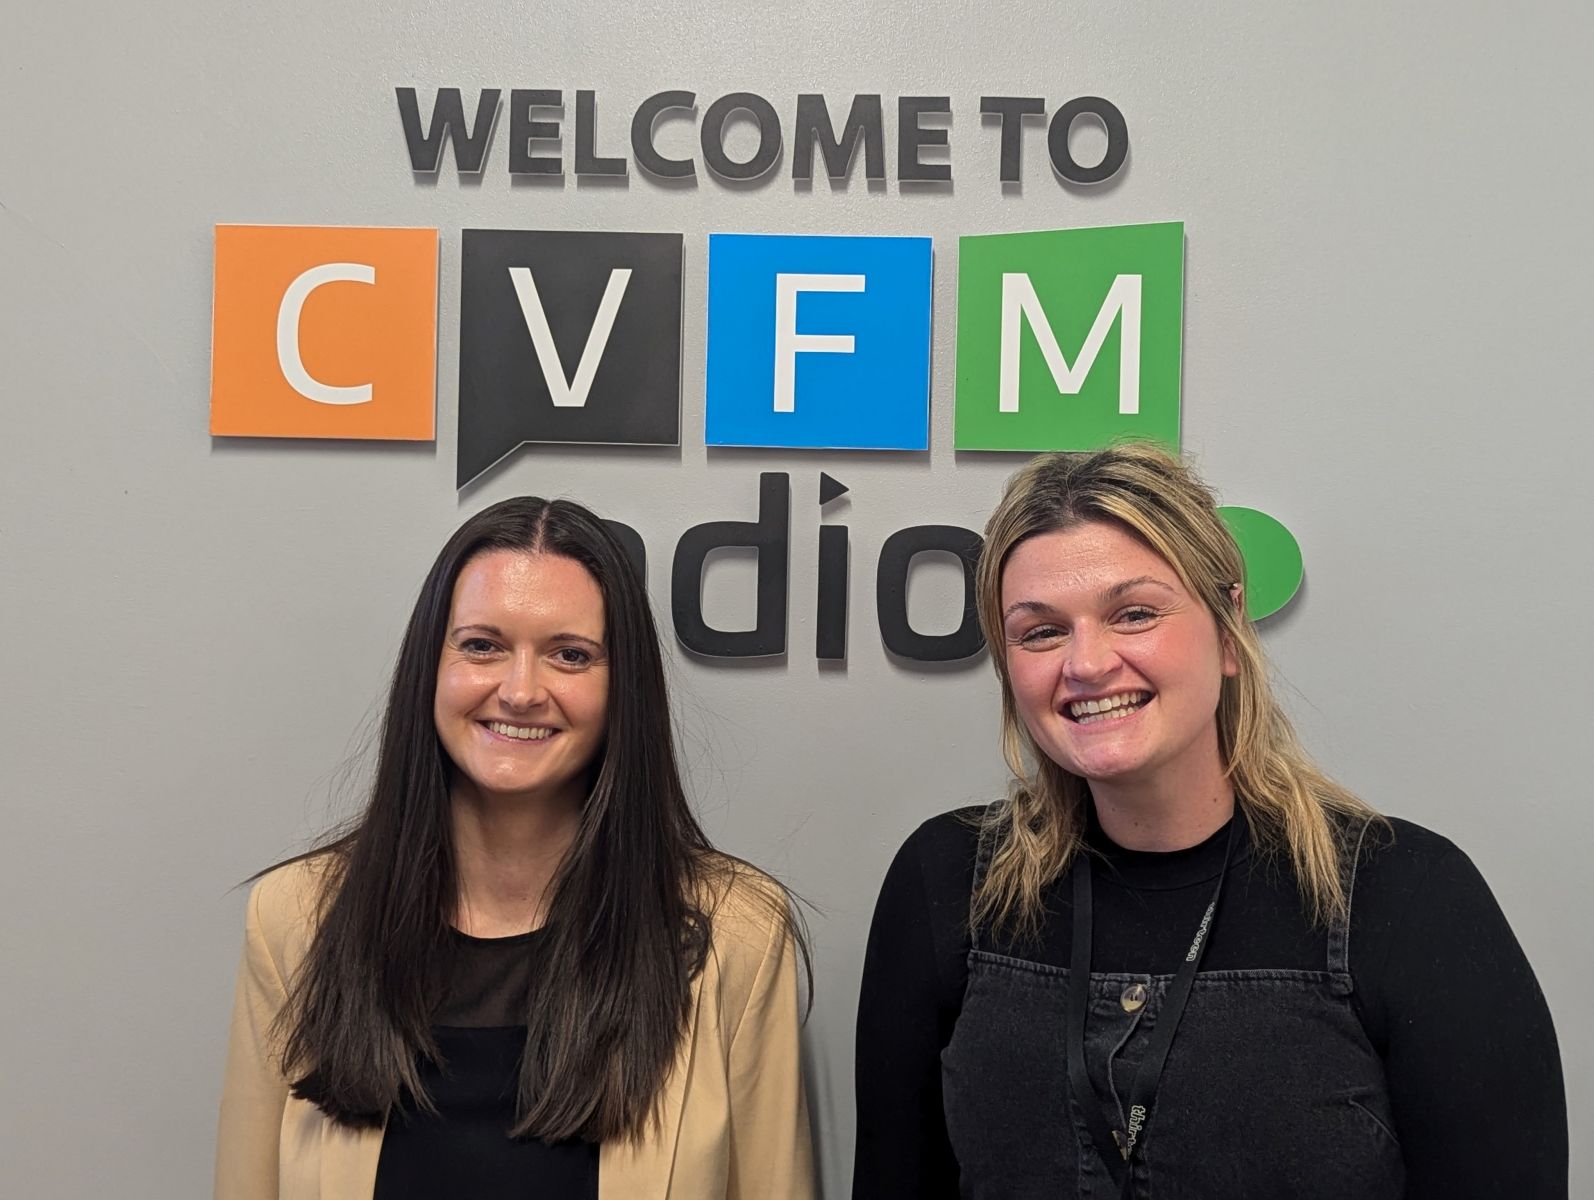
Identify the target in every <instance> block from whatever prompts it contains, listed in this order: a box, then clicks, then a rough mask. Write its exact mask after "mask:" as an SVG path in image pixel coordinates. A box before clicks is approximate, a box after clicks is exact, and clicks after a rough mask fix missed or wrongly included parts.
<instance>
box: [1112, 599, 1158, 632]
mask: <svg viewBox="0 0 1594 1200" xmlns="http://www.w3.org/2000/svg"><path fill="white" fill-rule="evenodd" d="M1160 615H1161V614H1160V613H1158V612H1157V610H1156V609H1154V608H1147V607H1146V606H1145V605H1143V604H1137V605H1135V606H1133V607H1132V608H1126V609H1124V610H1123V612H1121V613H1119V614H1118V620H1119V622H1120V623H1121V624H1124V625H1129V626H1131V627H1132V626H1136V625H1149V624H1150V623H1151V622H1152V621H1155V620H1156V619H1157V618H1158V617H1159V616H1160Z"/></svg>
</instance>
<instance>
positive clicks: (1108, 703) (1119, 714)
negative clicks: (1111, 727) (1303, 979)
mask: <svg viewBox="0 0 1594 1200" xmlns="http://www.w3.org/2000/svg"><path fill="white" fill-rule="evenodd" d="M1152 696H1153V693H1151V692H1148V691H1146V690H1144V689H1143V688H1131V689H1129V690H1126V691H1122V692H1113V693H1111V694H1110V695H1106V696H1094V697H1091V698H1089V699H1085V700H1071V701H1069V702H1068V703H1067V704H1065V705H1064V706H1063V715H1064V716H1065V717H1067V718H1068V719H1069V720H1070V721H1072V722H1074V723H1075V724H1076V725H1094V724H1097V723H1099V722H1102V721H1114V720H1122V719H1123V718H1125V717H1128V716H1132V715H1133V714H1135V713H1137V712H1139V711H1140V710H1141V709H1142V708H1144V707H1145V706H1146V705H1147V704H1149V703H1150V702H1151V700H1152Z"/></svg>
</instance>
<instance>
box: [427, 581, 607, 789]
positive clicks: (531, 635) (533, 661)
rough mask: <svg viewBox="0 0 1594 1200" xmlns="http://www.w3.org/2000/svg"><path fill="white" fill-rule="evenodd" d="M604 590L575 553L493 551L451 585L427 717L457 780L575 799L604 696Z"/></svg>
mask: <svg viewBox="0 0 1594 1200" xmlns="http://www.w3.org/2000/svg"><path fill="white" fill-rule="evenodd" d="M604 634H605V630H604V612H603V594H602V593H601V592H600V591H599V589H598V583H597V581H596V580H595V579H593V577H592V575H591V573H590V572H588V571H587V569H586V568H585V567H583V566H582V565H581V564H580V563H578V562H576V561H575V560H573V559H569V558H562V557H559V556H557V555H551V554H525V553H522V552H520V551H514V550H495V551H491V552H489V553H486V554H481V555H478V556H477V557H476V558H473V559H471V560H470V561H469V562H468V563H466V564H465V568H464V570H462V571H461V572H460V574H459V579H458V581H457V582H456V583H455V585H454V600H453V604H452V607H451V609H450V611H449V617H448V628H447V630H446V632H445V633H444V637H443V650H442V654H441V656H440V658H439V660H438V664H437V696H436V700H435V702H434V705H433V717H434V719H435V721H436V723H437V736H438V738H439V740H441V742H442V744H443V749H444V750H446V751H447V752H448V757H449V758H450V760H452V762H453V764H454V767H455V777H454V789H455V793H456V795H457V794H459V792H460V790H461V789H471V790H474V792H475V793H477V797H478V798H481V799H490V798H494V797H502V798H523V799H527V800H534V801H554V802H560V803H575V804H579V803H580V802H581V800H582V798H583V796H584V794H585V786H586V770H587V767H588V766H589V765H590V763H591V762H592V759H593V756H594V755H595V754H596V753H597V751H598V747H599V746H600V745H601V744H602V743H603V734H604V723H605V713H606V711H607V705H608V699H609V658H608V650H607V646H606V644H605V641H604Z"/></svg>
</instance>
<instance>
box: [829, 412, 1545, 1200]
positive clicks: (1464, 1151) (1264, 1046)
mask: <svg viewBox="0 0 1594 1200" xmlns="http://www.w3.org/2000/svg"><path fill="white" fill-rule="evenodd" d="M977 592H978V604H979V615H980V621H981V625H982V628H983V629H984V632H985V635H986V639H987V641H988V643H989V645H990V647H991V651H992V658H993V660H994V663H995V666H996V673H997V677H998V679H999V681H1000V684H1001V691H1002V734H1003V747H1004V751H1005V756H1006V758H1007V762H1008V765H1009V767H1010V768H1011V770H1012V772H1013V775H1014V782H1013V784H1012V786H1011V789H1010V793H1009V795H1008V797H1007V798H1006V799H1005V800H1003V801H1000V802H998V803H995V804H992V805H990V806H989V807H986V808H983V809H978V808H976V809H968V810H962V811H959V812H953V813H947V814H944V815H942V816H940V817H936V818H934V819H932V820H930V821H928V822H926V823H925V824H924V825H923V826H921V827H920V828H919V829H918V831H917V832H915V833H914V834H913V835H912V836H911V837H910V838H909V839H908V841H907V842H906V844H905V845H904V846H903V847H902V849H901V851H900V852H899V853H898V854H897V857H896V860H895V861H894V862H893V864H892V866H891V869H890V872H889V874H888V875H887V878H886V880H885V883H884V885H883V887H882V890H881V894H880V899H879V903H878V906H877V908H876V911H875V918H874V925H873V928H872V929H871V932H870V936H869V945H868V951H867V955H866V959H865V968H864V983H863V992H862V996H861V1000H860V1005H859V1016H858V1049H857V1053H858V1059H857V1098H858V1139H857V1156H856V1170H855V1176H854V1185H853V1195H854V1196H855V1197H857V1198H859V1200H880V1198H884V1197H902V1198H904V1200H906V1198H908V1197H912V1198H913V1200H937V1198H939V1197H948V1198H950V1197H964V1198H980V1200H983V1198H990V1200H1029V1198H1032V1197H1033V1198H1036V1200H1038V1198H1040V1197H1047V1198H1048V1200H1053V1198H1055V1197H1058V1196H1078V1197H1087V1198H1089V1200H1109V1198H1116V1197H1130V1196H1133V1197H1140V1198H1142V1200H1146V1198H1149V1197H1152V1196H1155V1197H1156V1198H1157V1200H1197V1198H1201V1200H1253V1198H1254V1200H1282V1198H1284V1197H1289V1198H1291V1200H1318V1198H1321V1200H1351V1198H1354V1200H1398V1198H1400V1197H1407V1198H1412V1200H1419V1198H1420V1200H1440V1198H1441V1197H1442V1198H1443V1200H1464V1198H1467V1197H1484V1196H1491V1197H1493V1196H1511V1197H1513V1198H1521V1197H1533V1198H1538V1197H1545V1198H1549V1197H1564V1196H1565V1195H1566V1190H1567V1130H1566V1107H1565V1095H1564V1090H1563V1087H1562V1080H1561V1068H1560V1059H1559V1054H1558V1051H1557V1048H1556V1042H1555V1033H1554V1030H1553V1028H1552V1026H1551V1023H1550V1016H1549V1012H1548V1009H1547V1007H1546V1005H1545V1002H1544V997H1543V995H1542V994H1541V993H1540V991H1539V987H1538V984H1537V982H1536V980H1535V979H1534V976H1533V972H1532V969H1531V968H1530V967H1529V965H1528V963H1527V960H1526V959H1525V958H1524V956H1523V954H1522V951H1521V948H1520V947H1519V946H1518V944H1517V942H1516V939H1515V938H1514V937H1513V935H1512V933H1511V930H1510V927H1509V926H1508V925H1507V923H1506V920H1505V917H1504V916H1503V915H1502V914H1501V912H1500V909H1499V907H1498V905H1497V904H1496V903H1495V901H1494V898H1493V897H1492V895H1491V894H1490V892H1489V889H1488V886H1487V885H1486V884H1485V883H1484V881H1483V879H1482V878H1481V877H1480V876H1479V874H1478V872H1477V870H1476V869H1475V868H1474V867H1473V865H1472V864H1471V862H1470V861H1468V859H1467V858H1466V856H1465V855H1464V854H1463V853H1462V852H1461V851H1460V850H1458V849H1457V848H1456V847H1455V846H1453V845H1452V844H1451V843H1450V842H1448V841H1446V840H1445V839H1444V838H1442V837H1440V836H1439V835H1437V834H1434V833H1431V832H1429V831H1428V830H1426V829H1423V828H1421V827H1420V826H1417V825H1414V824H1412V823H1410V822H1407V821H1402V820H1397V819H1392V818H1389V819H1386V818H1384V817H1382V816H1379V815H1378V814H1377V813H1375V812H1374V811H1373V810H1372V809H1371V808H1370V807H1368V806H1367V805H1366V804H1365V803H1364V802H1362V801H1361V800H1359V799H1358V798H1357V797H1355V796H1354V795H1352V794H1351V793H1350V792H1348V791H1346V790H1345V789H1344V788H1343V787H1341V786H1339V785H1338V784H1336V783H1334V782H1333V781H1332V780H1330V779H1328V778H1327V777H1326V776H1325V775H1324V774H1323V773H1322V771H1320V770H1319V769H1318V768H1317V767H1316V766H1314V765H1313V763H1312V762H1311V760H1310V759H1309V758H1308V757H1307V755H1306V754H1305V752H1304V751H1303V750H1302V749H1301V747H1300V745H1299V743H1298V742H1297V740H1296V738H1295V735H1294V733H1293V731H1292V730H1291V728H1290V724H1289V721H1288V720H1287V718H1286V717H1285V716H1284V714H1283V712H1282V711H1281V710H1280V708H1279V707H1278V704H1277V703H1276V702H1275V700H1274V699H1273V697H1272V694H1271V692H1270V689H1269V683H1268V670H1267V663H1266V660H1265V658H1264V655H1263V652H1262V648H1261V645H1260V642H1259V641H1258V638H1257V634H1256V630H1255V627H1254V626H1253V624H1252V622H1251V620H1250V619H1249V618H1248V617H1247V615H1246V611H1245V585H1244V566H1243V563H1242V560H1241V557H1240V553H1239V550H1238V548H1237V547H1236V545H1235V543H1234V540H1233V538H1232V537H1231V536H1230V535H1229V533H1228V531H1227V530H1226V528H1225V527H1224V525H1223V522H1222V520H1221V519H1220V517H1219V516H1218V513H1217V510H1216V507H1215V504H1214V501H1213V497H1212V495H1211V493H1210V492H1209V491H1208V490H1207V489H1206V488H1205V487H1204V486H1203V485H1202V484H1201V482H1200V481H1199V480H1198V479H1197V478H1196V477H1195V476H1194V475H1193V474H1192V473H1191V472H1190V471H1189V469H1188V468H1186V467H1185V466H1183V465H1182V464H1180V463H1179V462H1178V461H1177V460H1176V459H1174V458H1172V457H1170V456H1169V455H1168V454H1166V453H1165V452H1163V451H1161V450H1159V449H1156V448H1154V447H1151V446H1146V445H1139V444H1129V445H1123V446H1118V447H1114V448H1111V449H1107V450H1103V451H1100V452H1097V453H1093V454H1052V455H1045V456H1041V457H1039V458H1036V459H1035V460H1034V461H1032V462H1031V463H1030V464H1029V465H1028V466H1027V467H1025V468H1024V469H1023V470H1021V471H1020V472H1019V473H1018V474H1017V475H1016V476H1015V477H1014V478H1013V479H1012V480H1011V481H1010V483H1009V484H1008V488H1007V491H1006V493H1005V495H1004V496H1003V498H1002V502H1001V504H1000V505H999V506H998V508H997V510H996V511H995V513H994V514H993V515H992V516H991V519H990V521H989V523H988V524H987V526H986V535H985V546H984V550H983V553H982V557H981V561H980V568H979V579H978V586H977Z"/></svg>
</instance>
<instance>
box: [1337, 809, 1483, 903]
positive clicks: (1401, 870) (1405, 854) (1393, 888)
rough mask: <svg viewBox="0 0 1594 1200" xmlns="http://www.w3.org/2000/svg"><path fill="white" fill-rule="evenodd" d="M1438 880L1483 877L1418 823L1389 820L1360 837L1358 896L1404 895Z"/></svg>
mask: <svg viewBox="0 0 1594 1200" xmlns="http://www.w3.org/2000/svg"><path fill="white" fill-rule="evenodd" d="M1436 879H1451V880H1466V881H1467V882H1468V883H1471V882H1472V881H1473V880H1476V882H1477V884H1480V885H1481V884H1482V882H1483V880H1482V877H1481V876H1479V875H1478V873H1477V868H1475V867H1473V865H1472V860H1471V859H1469V858H1468V857H1467V856H1466V854H1464V853H1463V852H1462V850H1461V848H1460V847H1459V846H1457V845H1456V844H1455V843H1454V842H1452V841H1451V840H1450V839H1449V838H1447V837H1445V836H1444V835H1442V834H1439V833H1435V832H1434V831H1433V830H1431V829H1428V828H1426V827H1425V826H1422V825H1419V824H1417V823H1416V822H1415V821H1407V820H1404V819H1402V818H1400V817H1387V818H1385V819H1384V821H1382V822H1379V821H1374V822H1371V823H1370V824H1369V825H1368V826H1367V827H1366V832H1365V833H1364V834H1363V835H1362V837H1361V845H1360V848H1359V853H1358V854H1357V857H1356V875H1355V893H1356V894H1357V896H1360V895H1363V894H1365V893H1366V892H1367V891H1368V890H1369V889H1374V890H1376V892H1378V893H1389V894H1403V893H1409V892H1412V891H1415V890H1419V889H1422V888H1424V887H1425V886H1428V885H1429V884H1431V882H1432V881H1434V880H1436Z"/></svg>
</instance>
